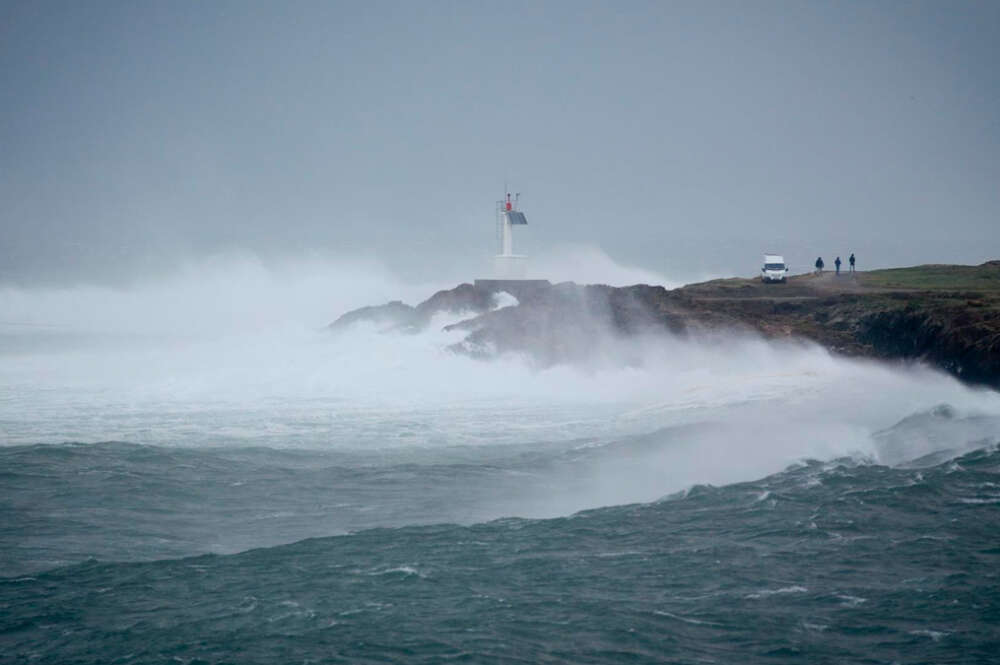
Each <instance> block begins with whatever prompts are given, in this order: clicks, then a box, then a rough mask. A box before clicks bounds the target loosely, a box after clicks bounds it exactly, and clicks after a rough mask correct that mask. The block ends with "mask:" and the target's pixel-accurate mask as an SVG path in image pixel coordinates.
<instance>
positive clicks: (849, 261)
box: [847, 252, 854, 272]
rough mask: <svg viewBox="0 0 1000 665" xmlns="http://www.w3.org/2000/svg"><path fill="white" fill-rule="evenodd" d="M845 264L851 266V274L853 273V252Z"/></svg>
mask: <svg viewBox="0 0 1000 665" xmlns="http://www.w3.org/2000/svg"><path fill="white" fill-rule="evenodd" d="M847 262H848V263H850V264H851V272H854V252H851V255H850V256H849V257H848V259H847Z"/></svg>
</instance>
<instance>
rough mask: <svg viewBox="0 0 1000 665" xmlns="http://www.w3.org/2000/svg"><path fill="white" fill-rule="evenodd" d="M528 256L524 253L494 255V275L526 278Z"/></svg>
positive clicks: (498, 277) (505, 277)
mask: <svg viewBox="0 0 1000 665" xmlns="http://www.w3.org/2000/svg"><path fill="white" fill-rule="evenodd" d="M527 263H528V257H527V256H524V255H523V254H498V255H496V256H494V257H493V276H494V278H496V279H524V277H525V275H526V274H527V267H528V266H527Z"/></svg>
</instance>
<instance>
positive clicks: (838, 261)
mask: <svg viewBox="0 0 1000 665" xmlns="http://www.w3.org/2000/svg"><path fill="white" fill-rule="evenodd" d="M833 265H835V266H837V274H838V275H839V274H840V257H839V256H838V257H837V260H836V261H834V262H833Z"/></svg>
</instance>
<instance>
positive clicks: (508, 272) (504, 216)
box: [493, 192, 528, 279]
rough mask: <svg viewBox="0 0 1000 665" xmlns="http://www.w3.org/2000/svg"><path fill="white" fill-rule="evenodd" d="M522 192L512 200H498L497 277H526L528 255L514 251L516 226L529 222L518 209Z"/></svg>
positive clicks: (495, 259)
mask: <svg viewBox="0 0 1000 665" xmlns="http://www.w3.org/2000/svg"><path fill="white" fill-rule="evenodd" d="M520 198H521V195H520V194H517V195H516V196H515V197H514V200H513V201H511V200H510V192H508V193H507V199H506V200H505V201H497V255H496V256H495V257H494V258H493V272H494V273H495V277H496V279H524V275H525V263H526V261H527V258H528V257H527V256H525V255H523V254H515V253H514V227H515V226H526V225H527V224H528V220H527V218H525V216H524V213H523V212H521V211H520V210H518V209H517V207H518V199H520Z"/></svg>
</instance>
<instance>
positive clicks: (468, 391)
mask: <svg viewBox="0 0 1000 665" xmlns="http://www.w3.org/2000/svg"><path fill="white" fill-rule="evenodd" d="M432 291H433V286H431V285H425V286H421V287H416V286H413V285H406V284H402V283H401V282H400V281H399V280H396V279H394V278H392V277H391V275H389V274H388V272H387V271H385V270H384V269H382V268H380V267H379V266H378V265H377V264H374V263H370V264H369V263H363V262H353V263H349V264H341V263H336V264H332V265H327V264H326V263H323V262H322V261H320V260H318V259H317V260H314V261H311V262H305V263H304V264H302V265H297V266H279V267H278V268H271V267H267V266H263V265H261V264H260V263H259V262H254V261H251V260H246V259H243V258H241V259H238V260H232V261H230V262H228V263H227V262H225V261H220V262H217V263H213V264H211V265H209V266H202V267H192V268H188V269H186V270H185V271H182V273H180V274H179V275H176V276H174V277H172V278H170V279H167V280H165V281H163V282H157V283H151V284H145V285H139V286H135V287H132V288H130V289H125V290H119V291H114V290H109V289H95V288H91V287H80V288H79V289H75V290H72V289H71V290H63V291H38V292H28V291H13V290H10V289H8V290H6V291H0V305H2V308H3V309H4V311H5V312H9V313H11V314H10V315H11V316H14V317H16V318H19V319H23V320H25V321H27V322H35V323H47V324H53V325H57V326H60V327H58V328H57V329H58V330H59V331H61V332H60V333H59V334H58V335H55V337H58V340H55V338H53V337H52V336H53V333H50V332H39V333H38V334H37V335H35V336H33V338H32V339H31V340H30V343H29V344H27V345H26V346H25V345H19V346H17V347H16V348H15V347H13V346H11V347H8V348H7V349H6V350H5V351H4V352H3V362H2V363H0V439H2V441H3V443H5V444H8V445H10V444H29V443H39V442H42V443H44V442H60V441H71V440H72V441H84V442H87V441H103V440H125V441H132V442H138V443H153V444H159V445H183V446H219V445H240V446H243V445H263V446H269V447H298V448H314V449H315V448H322V449H331V448H350V449H373V448H401V447H403V448H445V447H449V446H471V445H475V446H497V445H508V444H519V445H529V446H535V445H541V444H545V445H553V444H559V443H560V442H565V443H566V445H567V446H568V447H571V448H575V449H576V451H577V457H576V458H575V459H578V460H579V462H580V464H581V465H582V466H577V467H574V468H573V469H572V470H571V471H568V472H567V477H566V478H563V479H561V480H562V481H563V482H554V483H553V487H557V488H559V489H558V490H553V494H551V495H547V496H526V497H525V498H524V503H523V505H521V506H518V507H517V509H518V510H519V511H520V512H517V513H514V514H522V515H532V516H543V515H557V514H567V513H570V512H573V511H576V510H580V509H582V508H586V507H594V506H598V505H609V504H614V503H624V502H631V501H649V500H654V499H656V498H658V497H660V496H663V495H665V494H667V493H669V492H672V491H677V490H680V489H682V488H684V487H688V486H691V485H692V484H696V483H705V484H715V485H721V484H726V483H730V482H735V481H739V480H748V479H753V478H759V477H761V476H763V475H766V474H768V473H772V472H776V471H779V470H781V469H783V468H785V467H786V466H787V465H788V464H790V463H793V462H795V461H796V460H801V459H809V458H812V459H834V458H839V457H843V456H850V455H855V456H859V457H865V456H869V457H870V456H875V457H876V458H877V456H878V449H877V446H876V444H875V441H874V439H873V436H874V434H875V433H877V432H885V431H887V430H888V431H891V428H893V427H894V426H895V425H896V423H898V422H899V421H900V420H902V419H904V418H906V417H908V416H911V415H913V414H915V413H921V412H924V411H928V410H932V409H933V408H934V407H936V406H937V405H940V404H949V405H951V406H952V411H953V414H954V417H950V418H948V419H946V420H942V421H941V422H940V423H938V426H940V427H942V428H944V431H945V434H946V435H945V436H936V437H934V438H931V439H926V440H923V441H921V442H920V451H919V452H920V453H921V454H924V453H926V452H927V451H926V449H927V448H928V447H933V446H935V445H937V442H938V441H941V442H943V443H942V444H941V445H944V444H945V443H947V445H949V446H952V447H953V446H955V444H956V441H958V440H964V439H966V438H968V439H969V440H970V441H973V440H976V441H978V440H980V439H983V437H984V436H986V435H988V434H989V433H990V431H992V430H990V429H989V428H991V427H995V423H996V422H997V421H996V418H998V417H1000V399H998V395H997V394H996V393H994V392H990V391H981V390H973V389H970V388H968V387H965V386H963V385H961V384H959V383H958V382H957V381H955V380H953V379H952V378H950V377H947V376H945V375H943V374H940V373H938V372H933V371H930V370H927V369H921V368H910V369H902V368H893V367H889V366H885V365H881V364H876V363H871V362H861V361H852V360H847V359H843V358H837V357H834V356H831V355H830V354H829V353H827V352H826V351H824V350H823V349H821V348H818V347H816V346H811V345H799V344H774V343H768V342H765V341H763V340H760V339H756V338H752V337H733V338H731V339H729V340H727V341H726V343H725V344H719V343H718V342H717V341H716V342H699V341H692V340H687V341H684V340H680V339H675V338H672V337H669V336H662V337H658V338H646V339H643V340H636V341H635V342H632V343H631V344H634V348H633V351H634V353H633V355H634V356H636V357H639V358H641V359H642V360H643V362H642V363H641V364H639V365H633V366H627V367H620V366H614V365H608V364H605V365H598V366H594V367H590V368H574V367H567V366H556V367H550V368H546V369H538V368H536V367H533V366H532V365H531V364H530V363H527V362H524V360H523V359H522V358H519V357H517V356H506V357H502V358H499V359H496V360H494V361H490V362H484V361H477V360H472V359H470V358H467V357H464V356H460V355H456V354H454V353H451V352H449V351H448V350H447V347H448V346H449V345H451V344H454V343H455V342H457V341H460V340H461V339H462V337H463V334H464V333H463V332H461V331H452V332H446V331H444V330H443V327H444V326H445V325H446V324H448V323H451V322H454V321H457V320H460V319H461V318H462V314H447V315H441V316H439V317H437V318H435V320H434V321H432V324H431V325H430V326H429V327H428V328H427V330H425V331H424V332H422V333H420V334H405V333H388V334H379V333H377V332H376V331H375V330H374V329H372V328H371V327H366V326H364V325H360V326H357V327H355V328H353V329H350V330H346V331H344V332H343V333H341V334H338V335H331V334H330V333H328V332H327V331H325V330H323V329H322V326H323V325H324V324H325V323H327V322H329V321H331V320H333V319H334V318H336V316H338V315H339V314H341V313H343V312H344V311H345V310H347V309H349V308H351V307H355V306H360V305H366V304H372V303H379V302H384V301H387V300H390V299H393V298H396V297H403V298H406V299H407V300H408V301H410V302H413V303H415V302H417V301H419V300H421V299H422V298H424V297H427V296H428V295H430V293H431V292H432ZM498 304H499V305H502V306H511V305H512V304H513V302H511V301H508V300H506V299H501V301H500V302H499V303H498ZM46 330H49V329H46ZM83 333H86V335H82V334H83ZM72 335H78V336H77V337H73V336H72ZM50 338H52V340H53V343H52V344H48V343H47V341H46V340H49V339H50ZM57 342H58V343H57ZM966 414H973V415H976V416H977V419H974V420H968V419H965V415H966ZM977 414H978V415H977ZM982 416H985V418H984V417H982ZM970 423H972V424H971V425H970ZM973 425H974V426H973ZM984 428H985V430H986V431H985V434H984ZM639 435H642V436H641V438H636V437H637V436H639ZM987 438H988V437H987ZM997 438H998V437H997V436H994V437H993V441H995V440H996V439H997ZM901 440H902V441H903V445H904V450H903V451H902V452H900V451H899V450H896V449H894V451H893V452H894V455H895V454H897V453H898V454H899V455H900V456H901V457H902V458H905V457H906V451H905V440H906V438H905V437H901ZM557 480H559V479H557ZM817 482H818V481H817ZM508 514H510V513H508Z"/></svg>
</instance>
